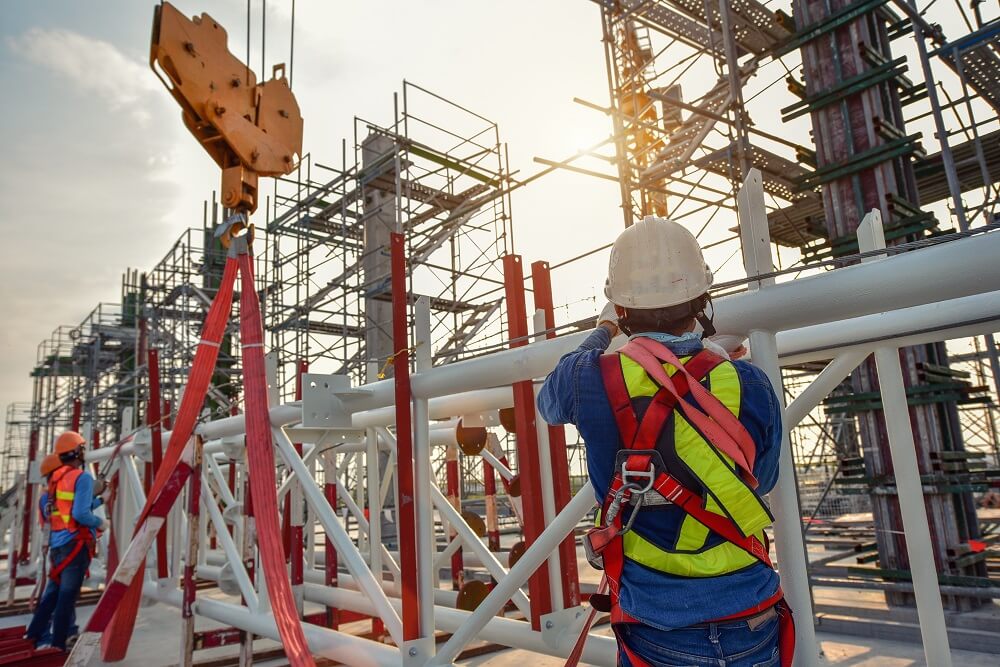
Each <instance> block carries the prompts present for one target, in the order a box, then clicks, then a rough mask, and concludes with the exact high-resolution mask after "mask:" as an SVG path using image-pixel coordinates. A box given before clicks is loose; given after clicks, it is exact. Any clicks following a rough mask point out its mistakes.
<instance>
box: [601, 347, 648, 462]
mask: <svg viewBox="0 0 1000 667" xmlns="http://www.w3.org/2000/svg"><path fill="white" fill-rule="evenodd" d="M600 364H601V377H602V378H603V379H604V393H606V394H607V395H608V401H610V403H611V411H612V412H614V415H615V422H616V423H617V424H618V433H619V434H620V435H621V439H622V443H624V444H625V446H626V447H631V446H632V442H633V441H634V440H635V436H636V433H637V432H638V430H639V422H638V420H636V418H635V410H633V409H632V399H631V397H629V395H628V387H626V386H625V378H624V376H622V367H621V362H620V361H619V360H618V355H617V354H602V355H601V356H600Z"/></svg>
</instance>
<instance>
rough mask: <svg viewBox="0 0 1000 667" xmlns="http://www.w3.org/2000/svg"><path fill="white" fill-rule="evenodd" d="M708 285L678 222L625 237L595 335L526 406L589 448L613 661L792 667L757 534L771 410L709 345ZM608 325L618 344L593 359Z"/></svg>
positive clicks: (782, 612)
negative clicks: (573, 431)
mask: <svg viewBox="0 0 1000 667" xmlns="http://www.w3.org/2000/svg"><path fill="white" fill-rule="evenodd" d="M712 279H713V276H712V272H711V270H710V269H709V268H708V266H707V265H706V263H705V260H704V258H703V257H702V252H701V248H700V247H699V246H698V243H697V241H696V240H695V238H694V236H693V235H692V234H691V233H690V232H689V231H688V230H686V229H685V228H684V227H682V226H681V225H679V224H677V223H675V222H672V221H670V220H665V219H659V218H654V217H647V218H645V219H644V220H642V221H641V222H638V223H636V224H635V225H633V226H631V227H629V228H628V229H626V230H625V231H624V232H623V233H622V234H621V235H620V236H619V237H618V239H617V240H616V241H615V243H614V246H613V248H612V250H611V257H610V262H609V267H608V278H607V282H606V285H605V295H606V296H607V298H608V299H609V301H610V303H609V304H608V305H607V306H606V307H605V309H604V311H603V312H602V313H601V315H600V317H599V319H598V325H597V328H596V329H595V330H594V331H593V332H592V333H591V334H590V336H588V337H587V339H586V340H585V341H584V342H583V343H582V344H581V345H580V347H579V348H578V349H576V350H575V351H573V352H570V353H569V354H567V355H565V356H564V357H563V358H562V359H560V361H559V363H558V365H557V366H556V368H555V369H554V370H553V371H552V373H550V374H549V376H548V377H547V378H546V380H545V384H544V386H543V387H542V389H541V392H540V394H539V397H538V408H539V411H540V413H541V415H542V417H544V419H545V420H546V421H547V422H548V423H550V424H567V423H569V424H573V425H575V426H576V428H577V430H578V431H579V433H580V435H581V436H582V438H583V439H584V441H585V443H586V451H587V463H588V473H589V476H590V481H591V482H592V484H593V486H594V490H595V492H596V494H597V498H598V500H599V502H601V503H602V507H601V510H600V512H599V514H598V525H597V527H596V528H594V529H592V530H591V531H590V533H588V535H587V538H586V540H585V547H586V548H587V551H588V558H589V560H590V561H591V563H592V564H593V565H594V566H595V567H599V568H601V569H603V570H604V571H605V577H606V582H607V584H608V587H609V594H608V595H596V596H594V597H592V598H591V603H592V604H593V606H594V607H595V608H596V609H598V610H600V611H606V612H610V614H611V621H612V624H613V628H614V630H615V635H616V637H617V639H618V646H619V657H620V662H621V664H623V665H626V666H628V665H632V666H633V667H644V666H645V665H663V664H670V665H680V664H684V665H687V664H699V665H707V664H712V665H719V666H731V665H739V666H743V665H746V666H753V667H768V666H771V665H778V664H781V665H785V664H791V662H790V661H791V653H792V649H793V644H792V642H793V641H794V640H793V638H794V634H793V633H792V632H791V630H790V627H791V613H790V611H789V610H788V607H787V605H785V604H784V602H783V599H782V595H781V589H780V587H779V581H778V575H777V573H776V572H775V571H774V569H773V568H772V567H771V565H770V560H769V557H768V553H767V552H768V549H767V542H766V537H765V536H764V532H763V529H764V527H765V526H767V525H768V524H770V523H771V521H772V517H771V515H770V512H769V510H768V507H767V505H766V503H765V502H764V500H763V495H764V494H765V493H767V492H768V491H770V489H771V487H772V486H774V484H775V482H776V480H777V476H778V454H779V445H780V442H781V416H780V412H779V406H778V400H777V398H776V396H775V393H774V390H773V388H772V387H771V384H770V382H769V381H768V378H767V376H766V375H765V374H764V372H763V371H762V370H760V369H759V368H757V367H755V366H753V365H751V364H750V363H748V362H745V361H731V360H730V359H729V358H728V353H727V351H726V350H725V349H723V348H720V347H719V346H718V345H716V344H714V343H713V342H711V341H710V340H708V338H709V337H711V336H713V335H714V334H715V330H714V327H713V325H712V316H711V312H712V311H711V300H710V297H709V295H708V289H709V287H710V286H711V284H712ZM619 331H621V332H624V333H625V334H626V335H628V336H629V341H628V343H627V344H626V345H625V346H624V347H623V348H621V349H620V350H619V351H618V352H615V353H610V354H608V353H606V352H605V351H606V350H607V348H608V347H609V345H610V344H611V340H612V339H613V338H614V337H615V336H616V335H617V334H618V332H619ZM728 338H729V345H730V347H732V348H736V347H737V346H739V344H740V342H741V338H737V337H728ZM741 351H742V352H745V350H741ZM779 626H780V627H781V633H780V635H781V644H780V649H781V650H780V651H779ZM779 660H780V663H779Z"/></svg>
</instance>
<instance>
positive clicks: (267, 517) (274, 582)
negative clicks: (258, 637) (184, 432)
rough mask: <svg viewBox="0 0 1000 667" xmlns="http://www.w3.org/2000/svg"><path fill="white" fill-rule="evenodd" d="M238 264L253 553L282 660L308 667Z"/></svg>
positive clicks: (243, 273)
mask: <svg viewBox="0 0 1000 667" xmlns="http://www.w3.org/2000/svg"><path fill="white" fill-rule="evenodd" d="M239 264H240V281H241V282H240V338H241V341H242V345H243V391H244V397H245V401H246V447H247V463H248V466H249V471H250V490H251V493H252V494H253V509H254V519H255V521H256V528H257V534H258V536H259V539H258V540H257V548H258V549H259V550H260V555H261V561H262V563H263V566H264V577H265V580H266V582H267V594H268V598H270V600H271V610H272V612H273V613H274V622H275V624H276V625H277V626H278V633H279V634H280V636H281V643H282V648H284V650H285V655H286V656H287V657H288V661H289V663H290V664H291V665H293V667H300V666H310V665H314V664H315V663H314V662H313V658H312V653H311V652H310V650H309V645H308V644H307V643H306V637H305V633H303V631H302V624H301V623H300V621H299V615H298V609H297V608H296V606H295V600H294V598H293V597H292V588H291V584H290V583H289V580H288V570H286V569H285V554H284V549H282V545H281V526H280V522H279V520H278V496H277V486H276V484H275V481H274V471H275V463H274V444H273V442H272V440H271V416H270V411H269V409H268V404H267V375H266V371H265V368H264V327H263V323H262V322H261V315H260V301H259V300H258V298H257V289H256V287H255V285H254V280H253V260H252V257H251V256H250V253H249V252H247V253H242V254H240V255H239Z"/></svg>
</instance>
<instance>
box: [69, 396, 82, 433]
mask: <svg viewBox="0 0 1000 667" xmlns="http://www.w3.org/2000/svg"><path fill="white" fill-rule="evenodd" d="M82 412H83V403H82V402H81V401H80V399H79V398H74V399H73V421H72V425H71V426H70V430H71V431H76V432H78V433H79V431H80V417H81V413H82Z"/></svg>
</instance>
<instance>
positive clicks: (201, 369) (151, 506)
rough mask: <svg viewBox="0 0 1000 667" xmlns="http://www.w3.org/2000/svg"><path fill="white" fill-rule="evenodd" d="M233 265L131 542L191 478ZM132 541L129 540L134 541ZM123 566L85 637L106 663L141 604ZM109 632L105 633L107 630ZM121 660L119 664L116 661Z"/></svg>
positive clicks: (138, 586) (134, 568)
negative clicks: (193, 442) (95, 638)
mask: <svg viewBox="0 0 1000 667" xmlns="http://www.w3.org/2000/svg"><path fill="white" fill-rule="evenodd" d="M237 269H238V265H237V262H236V259H235V258H229V259H227V260H226V265H225V269H224V270H223V274H222V280H221V282H220V283H219V289H218V291H217V292H216V294H215V298H213V299H212V305H211V306H210V307H209V310H208V314H207V315H206V317H205V324H204V325H203V327H202V334H201V336H202V340H201V342H200V343H199V344H198V348H197V350H196V351H195V356H194V362H193V364H192V370H191V374H190V375H189V376H188V384H187V386H186V388H185V390H184V396H183V398H182V399H181V406H180V409H179V411H178V415H177V421H176V422H175V423H174V428H173V431H172V432H171V434H170V442H169V443H168V445H167V451H166V452H164V454H163V460H162V461H161V464H160V469H159V470H158V471H157V473H156V477H155V478H154V479H153V484H152V486H151V487H150V490H149V494H148V496H147V497H146V504H145V506H144V507H143V510H142V513H141V514H140V515H139V519H138V520H137V521H136V524H135V532H134V533H133V535H134V536H136V535H138V534H139V533H140V528H141V527H142V525H143V524H144V522H145V521H146V519H147V518H148V517H149V516H150V515H155V516H158V517H161V518H162V517H165V516H166V514H167V512H168V511H169V510H170V508H171V507H172V506H173V504H174V502H175V501H176V500H177V496H178V495H179V494H180V492H181V490H182V489H183V486H184V482H186V481H187V477H188V475H190V473H191V469H190V466H185V465H181V455H182V454H183V452H184V450H185V448H186V447H187V443H188V440H189V439H190V437H191V434H192V433H193V432H194V427H195V424H196V422H197V419H198V415H199V414H200V412H201V408H202V405H203V404H204V401H205V395H206V393H207V392H208V386H209V383H210V382H211V380H212V374H213V373H214V372H215V362H216V360H217V359H218V356H219V343H220V342H221V340H222V336H223V334H224V333H225V330H226V324H227V323H228V322H229V313H230V311H231V309H232V302H233V284H234V282H235V281H236V271H237ZM133 539H134V538H133ZM121 565H122V563H119V567H116V568H115V571H114V576H113V577H112V579H111V583H110V584H108V586H107V587H106V588H105V589H104V593H103V595H101V598H100V600H99V601H98V603H97V608H96V609H94V612H93V614H92V615H91V617H90V620H89V621H88V622H87V626H86V628H85V630H84V632H85V633H98V634H100V635H101V644H102V646H103V654H104V659H105V660H106V661H108V660H111V659H112V658H113V657H114V656H117V655H120V656H121V657H124V655H125V651H126V650H127V648H128V644H129V642H130V641H131V638H132V630H133V626H134V623H135V617H136V615H137V613H138V609H139V603H140V601H141V598H142V577H141V576H136V575H137V574H139V573H141V572H143V571H144V569H145V561H142V562H141V563H127V564H125V565H126V569H125V571H122V572H120V573H119V570H120V569H121ZM109 626H110V632H107V631H108V630H109ZM77 649H79V650H80V651H81V652H83V651H87V650H92V649H93V647H92V645H91V643H90V642H87V643H84V642H77V645H76V646H75V647H74V651H73V653H74V654H75V653H77ZM118 659H120V658H118Z"/></svg>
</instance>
